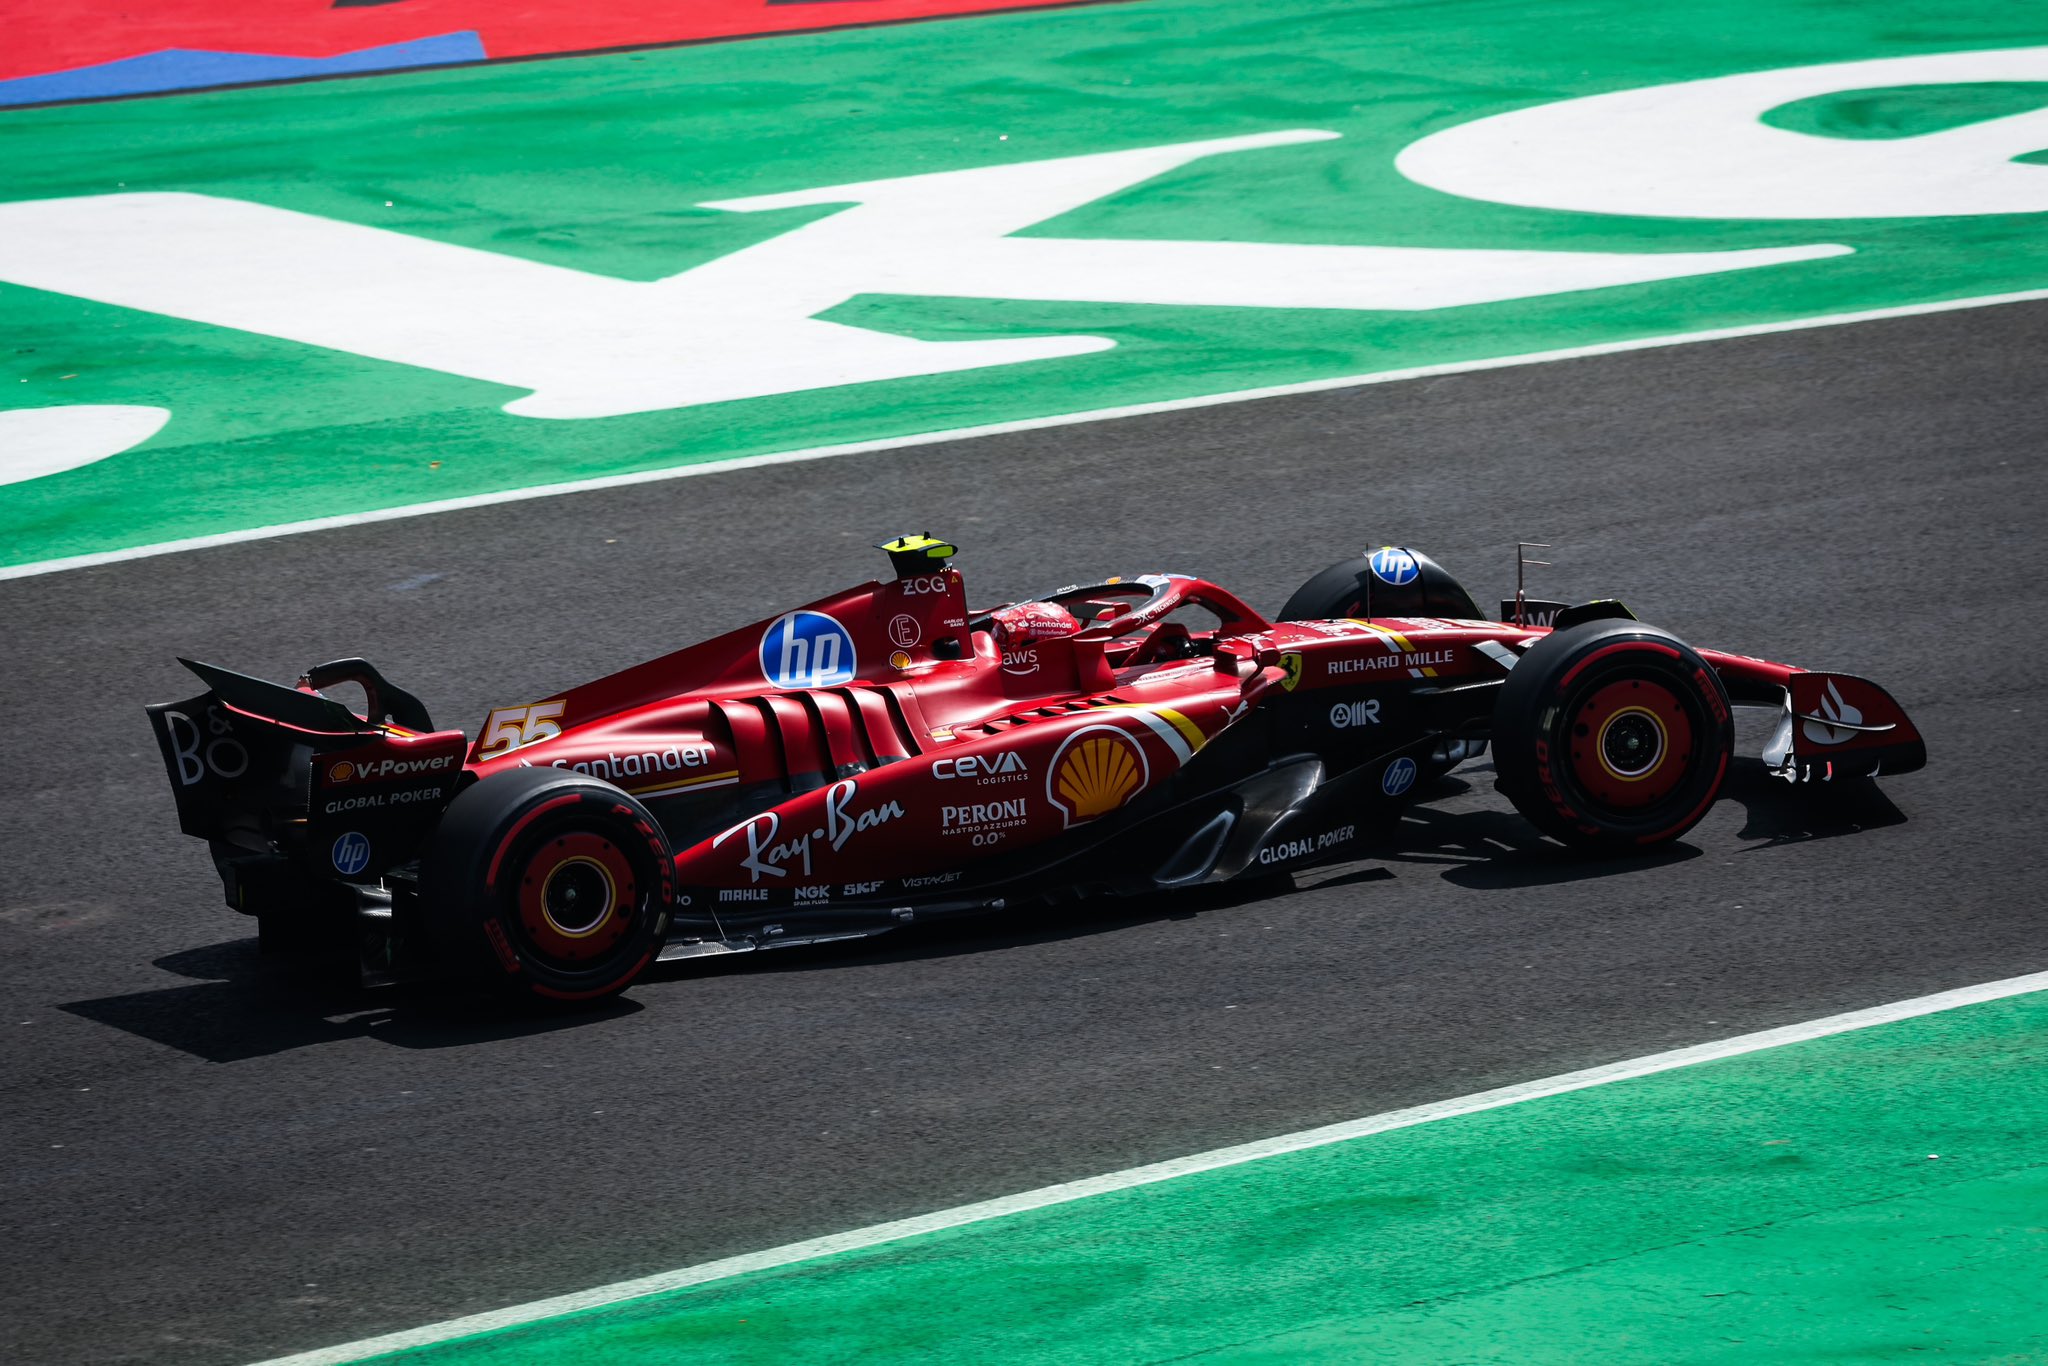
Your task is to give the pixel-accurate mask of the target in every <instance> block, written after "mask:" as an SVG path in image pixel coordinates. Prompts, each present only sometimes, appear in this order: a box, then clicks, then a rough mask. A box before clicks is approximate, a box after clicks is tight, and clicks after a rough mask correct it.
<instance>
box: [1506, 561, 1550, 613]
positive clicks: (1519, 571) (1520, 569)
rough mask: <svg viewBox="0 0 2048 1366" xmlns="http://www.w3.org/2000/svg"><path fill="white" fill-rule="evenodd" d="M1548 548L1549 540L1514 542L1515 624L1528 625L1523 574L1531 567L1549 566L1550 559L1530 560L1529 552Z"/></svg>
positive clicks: (1526, 594) (1541, 567) (1527, 598)
mask: <svg viewBox="0 0 2048 1366" xmlns="http://www.w3.org/2000/svg"><path fill="white" fill-rule="evenodd" d="M1548 549H1550V542H1548V541H1516V542H1515V625H1517V626H1520V627H1524V628H1526V627H1527V626H1528V625H1529V614H1528V611H1527V603H1528V600H1529V595H1528V593H1527V592H1526V591H1525V590H1524V588H1523V582H1522V578H1523V575H1524V574H1525V573H1526V572H1527V571H1528V570H1529V569H1531V568H1536V569H1548V568H1550V561H1548V560H1532V559H1530V558H1529V552H1530V551H1532V550H1548Z"/></svg>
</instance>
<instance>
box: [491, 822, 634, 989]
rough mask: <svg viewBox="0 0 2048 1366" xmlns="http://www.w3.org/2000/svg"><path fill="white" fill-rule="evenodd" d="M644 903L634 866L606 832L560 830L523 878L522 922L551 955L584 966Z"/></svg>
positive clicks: (622, 932)
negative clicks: (608, 837) (567, 831)
mask: <svg viewBox="0 0 2048 1366" xmlns="http://www.w3.org/2000/svg"><path fill="white" fill-rule="evenodd" d="M639 902H640V888H639V883H638V882H637V880H636V879H635V878H634V876H633V865H632V864H631V863H630V862H629V861H628V860H627V858H626V855H625V854H624V852H622V851H621V850H620V849H619V847H618V846H617V845H615V844H613V843H612V842H611V841H610V840H608V839H606V838H604V837H603V836H602V835H594V834H590V833H587V832H577V833H571V834H566V835H557V836H554V837H553V838H551V839H549V840H548V841H547V842H546V843H544V844H542V845H541V847H540V848H539V849H537V850H535V851H534V853H533V856H532V857H531V858H530V859H528V860H527V863H526V869H525V872H524V873H523V874H522V875H521V877H520V879H519V923H520V927H521V928H522V929H523V930H524V931H525V937H526V942H527V943H528V944H530V945H531V946H532V947H533V948H534V950H535V951H536V952H538V953H540V954H542V955H543V956H545V957H547V958H551V959H553V960H555V961H556V962H558V963H562V964H565V965H582V964H586V963H589V962H591V961H592V960H595V959H599V958H602V957H604V956H605V955H606V954H608V953H610V952H611V950H612V948H613V946H615V945H616V944H617V943H618V942H619V940H621V939H623V938H625V937H626V934H627V933H628V932H629V931H630V930H631V929H632V927H633V917H634V914H635V912H636V910H637V908H638V906H639Z"/></svg>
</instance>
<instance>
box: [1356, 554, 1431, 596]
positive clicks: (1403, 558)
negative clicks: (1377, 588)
mask: <svg viewBox="0 0 2048 1366" xmlns="http://www.w3.org/2000/svg"><path fill="white" fill-rule="evenodd" d="M1366 563H1367V564H1369V565H1371V566H1372V576H1373V577H1374V578H1376V579H1378V580H1379V581H1380V582H1381V583H1385V584H1392V585H1393V586H1394V587H1396V588H1399V587H1401V586H1402V585H1403V584H1410V583H1413V582H1415V576H1416V575H1417V574H1419V573H1421V572H1422V570H1421V568H1420V567H1419V566H1417V565H1416V563H1415V557H1414V556H1413V555H1410V554H1409V553H1408V552H1407V551H1405V550H1403V549H1401V548H1400V547H1399V546H1394V545H1386V546H1381V547H1380V548H1379V549H1378V550H1375V551H1373V552H1372V558H1371V559H1370V560H1368V561H1366Z"/></svg>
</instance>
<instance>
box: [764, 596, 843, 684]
mask: <svg viewBox="0 0 2048 1366" xmlns="http://www.w3.org/2000/svg"><path fill="white" fill-rule="evenodd" d="M857 667H858V665H857V663H856V661H855V657H854V651H853V633H852V632H851V631H849V630H847V629H846V628H845V627H844V626H841V625H840V624H839V623H838V622H837V621H836V620H834V619H833V618H831V617H828V616H826V615H825V614H824V613H823V612H786V613H784V614H783V615H782V616H779V617H777V618H776V619H775V620H774V621H771V622H769V623H768V629H767V630H766V631H763V632H762V633H761V676H762V677H763V678H766V679H767V680H768V681H769V682H770V683H773V684H774V685H775V686H776V687H778V688H829V687H832V686H834V685H835V684H839V683H848V682H851V681H852V679H853V675H854V670H855V669H856V668H857Z"/></svg>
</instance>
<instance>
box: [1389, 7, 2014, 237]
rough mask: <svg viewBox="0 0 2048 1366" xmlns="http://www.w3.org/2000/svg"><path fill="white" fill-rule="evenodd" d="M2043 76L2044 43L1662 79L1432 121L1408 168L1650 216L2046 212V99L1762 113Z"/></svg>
mask: <svg viewBox="0 0 2048 1366" xmlns="http://www.w3.org/2000/svg"><path fill="white" fill-rule="evenodd" d="M1983 81H2048V47H2023V48H2010V49H2005V50H2000V51H1993V52H1944V53H1940V54H1938V55H1935V56H1931V57H1886V58H1881V59H1878V60H1875V61H1863V62H1838V63H1832V64H1830V65H1827V66H1801V67H1791V68H1788V69H1785V70H1780V71H1758V72H1754V73H1751V74H1748V75H1742V76H1720V77H1716V78H1714V79H1712V80H1705V81H1685V82H1683V83H1680V84H1677V85H1653V86H1647V87H1644V88H1642V89H1638V90H1621V91H1616V92H1615V93H1613V94H1609V95H1589V96H1587V97H1585V98H1584V99H1577V100H1565V101H1562V102H1560V103H1557V104H1544V105H1538V106H1536V107H1535V108H1533V109H1518V110H1516V111H1514V112H1513V113H1509V114H1496V115H1494V116H1492V117H1491V118H1484V119H1478V120H1476V121H1474V122H1472V123H1465V124H1460V125H1458V126H1457V127H1455V128H1447V129H1445V130H1444V131H1443V132H1441V133H1432V134H1431V135H1430V136H1428V137H1426V138H1423V139H1422V140H1421V141H1420V142H1417V143H1414V144H1412V145H1411V146H1409V147H1408V148H1407V149H1406V150H1405V151H1403V152H1402V153H1401V154H1400V156H1399V157H1397V158H1396V159H1395V161H1394V165H1395V167H1396V169H1398V170H1399V171H1400V172H1401V174H1403V175H1405V176H1407V177H1408V178H1409V179H1410V180H1413V181H1416V182H1418V183H1419V184H1423V185H1427V186H1430V187H1431V188H1432V189H1438V190H1443V191H1444V192H1446V193H1448V194H1455V195H1463V196H1464V197H1466V198H1468V199H1485V200H1491V201H1493V202H1495V203H1498V204H1521V205H1525V206H1527V207H1530V208H1538V209H1576V210H1578V211H1580V212H1584V213H1614V214H1634V215H1640V216H1646V217H1655V218H1766V219H1787V218H1802V219H1803V218H1920V217H1931V216H1938V215H1944V214H1980V213H2039V212H2041V211H2043V210H2048V166H2039V165H2029V164H2027V163H2024V162H2015V161H2014V160H2013V158H2014V157H2017V156H2022V155H2024V154H2026V153H2028V152H2035V151H2040V150H2043V149H2048V109H2037V110H2033V111H2031V112H2028V113H2024V114H2014V115H2011V116H2010V117H2007V118H2000V119H1986V120H1984V121H1983V122H1980V123H1973V124H1968V125H1966V126H1964V127H1961V128H1951V129H1948V130H1946V131H1944V132H1939V133H1925V134H1921V135H1919V136H1917V137H1905V138H1883V139H1869V140H1866V139H1851V138H1828V137H1815V136H1813V135H1810V134H1806V133H1795V132H1790V131H1788V130H1786V129H1782V128H1773V127H1771V126H1770V125H1768V124H1766V123H1762V122H1760V121H1759V120H1760V118H1761V116H1762V115H1764V114H1765V113H1768V112H1769V111H1770V110H1772V109H1775V108H1777V107H1778V106H1780V105H1784V104H1790V103H1792V102H1793V101H1794V100H1803V99H1810V98H1812V97H1814V96H1817V95H1832V94H1838V93H1843V92H1847V91H1856V90H1879V89H1884V88H1887V87H1895V86H1913V85H1957V84H1969V83H1976V82H1983Z"/></svg>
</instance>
